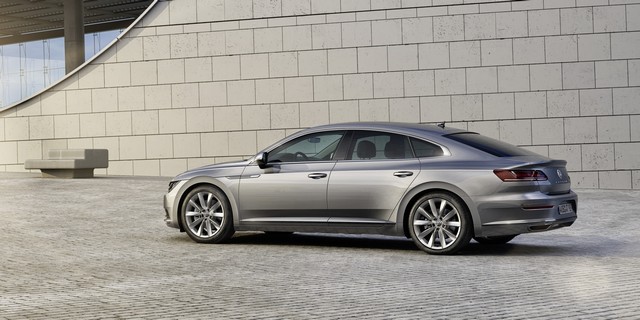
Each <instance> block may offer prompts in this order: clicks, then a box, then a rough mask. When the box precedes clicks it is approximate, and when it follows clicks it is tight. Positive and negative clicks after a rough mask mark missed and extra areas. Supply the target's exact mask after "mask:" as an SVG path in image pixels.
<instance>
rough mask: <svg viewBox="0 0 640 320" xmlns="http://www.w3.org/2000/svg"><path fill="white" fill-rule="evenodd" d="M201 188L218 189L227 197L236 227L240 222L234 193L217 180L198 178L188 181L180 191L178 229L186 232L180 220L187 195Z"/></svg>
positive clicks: (177, 205)
mask: <svg viewBox="0 0 640 320" xmlns="http://www.w3.org/2000/svg"><path fill="white" fill-rule="evenodd" d="M200 186H211V187H213V188H216V189H218V190H219V191H220V192H222V193H223V194H224V195H225V196H226V197H227V199H228V200H229V203H230V204H231V214H232V215H233V222H234V223H233V224H234V225H235V224H236V221H238V220H237V214H238V208H237V202H236V198H235V197H234V196H233V192H231V190H230V189H229V187H228V186H227V185H225V184H224V183H222V182H220V181H219V180H218V179H216V178H211V177H197V178H193V179H190V180H189V181H187V183H185V185H183V186H182V187H181V188H180V191H179V192H178V195H179V196H178V201H176V202H175V207H174V210H175V212H176V215H177V219H178V227H179V228H180V231H181V232H184V226H183V225H182V219H181V218H180V216H181V212H180V211H181V210H182V204H183V203H184V200H185V197H186V196H187V194H189V192H191V190H193V189H195V188H198V187H200Z"/></svg>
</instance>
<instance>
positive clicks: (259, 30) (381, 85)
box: [0, 0, 640, 189]
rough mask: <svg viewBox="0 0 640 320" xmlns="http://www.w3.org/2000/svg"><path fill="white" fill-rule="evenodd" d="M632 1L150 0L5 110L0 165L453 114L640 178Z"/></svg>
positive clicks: (118, 155)
mask: <svg viewBox="0 0 640 320" xmlns="http://www.w3.org/2000/svg"><path fill="white" fill-rule="evenodd" d="M639 86H640V0H544V1H543V0H528V1H480V0H479V1H469V0H465V1H463V0H402V1H401V0H226V1H224V0H173V1H166V2H165V1H161V2H159V3H158V4H157V5H156V6H155V7H154V8H153V9H152V10H151V11H150V12H149V14H147V16H145V17H144V18H143V19H142V21H141V22H139V23H138V25H136V26H134V28H133V29H132V30H131V31H130V32H129V33H127V34H126V35H125V36H124V37H123V38H122V39H121V40H120V41H119V42H117V43H116V45H115V46H113V47H111V48H110V49H109V50H107V51H105V52H104V53H103V54H102V55H101V56H100V57H99V58H97V59H96V60H94V61H92V62H91V63H89V64H88V65H86V66H85V67H84V68H83V69H81V70H80V71H79V72H77V73H76V74H74V75H72V76H71V77H69V78H68V79H66V80H65V81H63V82H62V83H60V84H58V85H56V86H54V87H52V88H50V89H48V90H47V91H46V92H44V93H42V94H40V95H39V96H37V97H35V98H33V99H31V100H29V101H27V102H24V103H22V104H20V105H18V106H16V107H14V108H11V109H9V110H5V111H3V112H2V113H0V171H20V170H24V169H23V163H24V160H25V159H31V158H34V159H37V158H42V156H43V154H46V152H47V150H49V149H52V148H107V149H109V151H110V167H109V169H107V170H103V171H101V172H100V171H99V172H98V173H106V174H110V175H152V176H157V175H163V176H171V175H174V174H176V173H178V172H180V171H183V170H186V169H187V168H192V167H196V166H200V165H203V164H206V163H212V162H221V161H226V160H230V159H237V158H241V157H245V156H249V155H252V154H254V153H255V152H256V151H257V150H259V149H261V148H263V147H265V146H267V145H269V144H270V143H272V142H274V141H275V140H277V139H279V138H282V137H284V136H285V135H287V134H290V133H292V132H294V131H296V130H299V129H300V128H304V127H308V126H313V125H318V124H324V123H333V122H344V121H370V120H375V121H407V122H439V121H446V122H448V123H449V124H448V125H450V126H456V127H462V128H468V129H469V130H474V131H478V132H481V133H483V134H485V135H488V136H492V137H496V138H499V139H502V140H505V141H508V142H511V143H514V144H517V145H521V146H526V147H527V148H529V149H532V150H534V151H536V152H538V153H541V154H544V155H548V156H551V157H554V158H561V159H566V160H568V161H569V169H570V170H571V171H572V172H573V173H572V177H573V181H574V184H575V185H577V186H578V187H594V188H616V189H632V188H635V189H640V87H639Z"/></svg>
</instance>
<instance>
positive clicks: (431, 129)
mask: <svg viewBox="0 0 640 320" xmlns="http://www.w3.org/2000/svg"><path fill="white" fill-rule="evenodd" d="M443 126H444V127H442V126H440V125H432V124H417V123H405V122H346V123H336V124H328V125H322V126H317V127H312V128H309V129H307V130H304V131H326V130H376V131H377V130H382V131H393V132H396V133H401V134H409V135H418V136H422V135H425V134H427V135H430V136H433V135H435V136H441V135H445V134H451V133H457V132H466V131H465V130H460V129H458V128H453V127H447V126H446V124H444V123H443Z"/></svg>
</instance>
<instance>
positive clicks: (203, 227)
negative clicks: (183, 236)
mask: <svg viewBox="0 0 640 320" xmlns="http://www.w3.org/2000/svg"><path fill="white" fill-rule="evenodd" d="M180 218H181V220H182V225H183V227H184V230H185V231H186V232H187V234H188V235H189V237H190V238H191V239H193V241H196V242H202V243H220V242H223V241H225V240H228V239H229V238H231V236H233V233H234V228H233V217H232V214H231V205H230V204H229V200H228V199H227V197H226V196H225V194H224V193H222V192H221V191H220V190H218V189H216V188H214V187H212V186H208V185H203V186H199V187H196V188H195V189H193V190H191V191H190V192H189V193H188V194H187V196H186V197H185V201H184V203H183V204H182V208H181V211H180Z"/></svg>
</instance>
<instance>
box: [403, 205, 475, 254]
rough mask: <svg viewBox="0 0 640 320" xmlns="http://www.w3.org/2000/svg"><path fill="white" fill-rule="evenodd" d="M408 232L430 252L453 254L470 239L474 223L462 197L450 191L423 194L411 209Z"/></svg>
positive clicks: (418, 244)
mask: <svg viewBox="0 0 640 320" xmlns="http://www.w3.org/2000/svg"><path fill="white" fill-rule="evenodd" d="M409 224H410V225H409V233H410V234H411V238H412V239H413V241H414V242H415V244H416V245H417V246H418V247H419V248H420V249H422V250H424V251H426V252H427V253H430V254H453V253H455V252H457V251H458V250H460V249H462V248H463V247H465V246H466V245H467V244H468V243H469V241H470V240H471V235H472V230H471V229H472V228H473V223H472V221H471V216H470V214H469V211H468V209H467V208H466V207H465V206H464V204H463V203H462V201H461V200H459V199H458V198H456V197H454V196H452V195H450V194H448V193H439V192H438V193H429V194H426V195H424V196H422V197H421V198H420V199H419V200H418V201H417V202H416V203H415V205H414V206H413V208H412V209H411V213H410V215H409Z"/></svg>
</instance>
